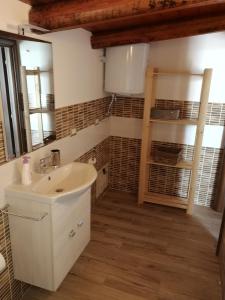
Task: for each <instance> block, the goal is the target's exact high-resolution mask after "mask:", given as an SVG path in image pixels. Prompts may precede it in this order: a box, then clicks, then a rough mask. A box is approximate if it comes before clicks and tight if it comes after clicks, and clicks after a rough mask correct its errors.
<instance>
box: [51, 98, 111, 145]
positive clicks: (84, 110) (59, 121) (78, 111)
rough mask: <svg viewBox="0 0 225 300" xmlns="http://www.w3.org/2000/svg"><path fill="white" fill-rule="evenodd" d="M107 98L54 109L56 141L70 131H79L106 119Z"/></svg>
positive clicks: (67, 134)
mask: <svg viewBox="0 0 225 300" xmlns="http://www.w3.org/2000/svg"><path fill="white" fill-rule="evenodd" d="M108 105H109V98H108V97H106V98H101V99H97V100H92V101H88V102H84V103H79V104H74V105H71V106H66V107H62V108H58V109H56V112H55V118H56V139H57V140H58V139H61V138H64V137H66V136H69V135H70V134H71V129H74V128H76V130H77V131H80V130H82V129H84V128H87V127H89V126H91V125H93V124H95V122H96V120H99V121H102V120H103V119H105V118H106V117H107V115H106V114H107V110H108Z"/></svg>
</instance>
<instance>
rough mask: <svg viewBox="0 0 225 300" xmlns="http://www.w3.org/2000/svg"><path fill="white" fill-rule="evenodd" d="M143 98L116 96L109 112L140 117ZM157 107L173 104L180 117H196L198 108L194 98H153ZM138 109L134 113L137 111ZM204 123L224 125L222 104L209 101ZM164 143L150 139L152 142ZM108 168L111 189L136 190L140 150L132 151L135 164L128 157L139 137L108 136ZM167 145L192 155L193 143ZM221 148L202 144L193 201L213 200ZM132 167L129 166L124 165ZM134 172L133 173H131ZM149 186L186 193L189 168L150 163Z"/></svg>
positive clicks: (183, 194)
mask: <svg viewBox="0 0 225 300" xmlns="http://www.w3.org/2000/svg"><path fill="white" fill-rule="evenodd" d="M143 105H144V100H143V99H134V98H124V97H119V98H118V100H117V101H116V102H115V103H114V106H113V109H112V115H113V116H117V117H126V118H139V119H141V118H142V117H143ZM156 106H157V107H158V108H170V109H173V108H176V109H180V115H181V117H182V118H193V119H195V118H197V116H198V111H199V103H198V102H194V101H193V102H189V101H175V100H162V99H160V100H157V101H156ZM137 111H138V113H137ZM206 124H207V125H220V126H224V125H225V104H221V103H209V104H208V113H207V120H206ZM157 144H165V143H162V142H161V143H160V142H154V143H153V145H157ZM110 145H111V146H110V148H111V160H110V162H111V168H110V185H111V188H112V189H116V190H123V191H127V192H137V190H138V177H139V168H138V167H137V165H138V163H139V160H140V152H139V153H136V159H137V165H136V166H135V167H134V162H133V161H131V160H130V159H129V158H128V157H129V152H130V150H129V149H130V148H133V149H134V148H135V149H139V151H140V148H141V141H140V140H139V139H132V138H127V137H123V138H122V137H111V143H110ZM166 145H167V146H173V147H174V146H177V147H181V148H182V149H183V151H182V153H183V156H184V158H186V159H190V160H191V159H192V155H193V146H190V145H179V144H169V143H166ZM222 153H223V150H222V149H218V148H211V147H203V148H202V153H201V160H200V166H199V175H198V181H197V189H196V195H195V203H197V204H200V205H205V206H210V205H211V204H212V203H213V202H214V201H215V194H216V193H215V191H216V185H217V179H218V176H217V175H218V171H219V167H220V163H221V161H222ZM129 164H130V165H131V166H132V167H131V168H129V167H128V165H129ZM135 172H136V173H135ZM149 174H150V175H151V176H150V179H149V189H150V191H153V192H160V193H166V194H171V195H176V196H180V197H186V196H187V193H188V183H189V178H190V171H188V170H183V169H182V170H181V169H174V168H171V167H162V166H156V165H154V166H152V167H151V168H150V170H149Z"/></svg>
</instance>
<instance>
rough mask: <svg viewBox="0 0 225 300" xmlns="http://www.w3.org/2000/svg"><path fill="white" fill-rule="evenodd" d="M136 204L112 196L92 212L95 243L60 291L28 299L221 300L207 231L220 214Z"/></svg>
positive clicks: (125, 196)
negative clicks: (188, 211)
mask: <svg viewBox="0 0 225 300" xmlns="http://www.w3.org/2000/svg"><path fill="white" fill-rule="evenodd" d="M136 201H137V200H136V198H135V197H134V196H133V195H128V194H125V193H118V192H108V193H107V194H106V196H105V197H104V198H103V199H101V200H100V201H98V203H97V204H96V206H95V207H94V209H93V214H92V238H91V242H90V244H89V245H88V247H87V248H86V250H85V251H84V253H83V255H82V256H81V257H80V258H79V260H78V261H77V263H76V264H75V265H74V267H73V268H72V270H71V272H70V274H69V275H68V276H67V277H66V279H65V280H64V282H63V283H62V285H61V287H60V288H59V290H58V291H57V292H56V293H50V292H46V291H44V290H41V289H38V288H31V289H30V290H29V291H28V293H27V295H26V296H25V299H26V300H53V299H54V300H59V299H60V300H144V299H148V300H187V299H189V300H218V299H221V287H220V285H219V281H220V278H219V266H218V260H217V257H216V256H215V247H216V239H215V237H213V235H212V234H211V233H210V231H209V230H208V228H207V226H209V224H210V222H211V223H212V224H213V226H214V229H215V224H216V223H218V222H217V215H216V213H213V212H212V213H210V211H209V210H207V209H204V208H203V209H202V214H201V208H198V209H197V210H198V211H197V214H196V216H195V215H194V216H188V215H186V214H185V212H184V211H182V210H180V209H175V208H169V207H163V206H157V205H151V204H145V205H144V206H143V207H137V205H136ZM199 216H201V218H200V217H199ZM202 220H203V221H204V220H205V222H206V223H207V226H206V227H205V226H204V222H203V221H202Z"/></svg>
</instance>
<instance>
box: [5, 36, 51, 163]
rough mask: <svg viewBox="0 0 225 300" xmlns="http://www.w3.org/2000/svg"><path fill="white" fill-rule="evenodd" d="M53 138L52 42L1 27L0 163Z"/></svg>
mask: <svg viewBox="0 0 225 300" xmlns="http://www.w3.org/2000/svg"><path fill="white" fill-rule="evenodd" d="M54 139H55V101H54V86H53V62H52V45H51V43H49V42H45V41H40V40H35V39H32V38H27V37H24V36H20V35H15V34H10V33H6V32H2V31H0V164H2V163H4V162H6V161H9V160H12V159H14V158H16V157H20V156H21V155H23V154H24V153H27V152H31V151H33V150H36V149H37V148H40V147H42V146H44V145H46V144H48V143H50V142H51V141H53V140H54Z"/></svg>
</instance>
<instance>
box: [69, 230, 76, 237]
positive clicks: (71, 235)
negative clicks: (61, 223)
mask: <svg viewBox="0 0 225 300" xmlns="http://www.w3.org/2000/svg"><path fill="white" fill-rule="evenodd" d="M75 235H76V232H75V231H74V230H73V229H72V230H71V231H70V233H69V237H70V238H72V237H74V236H75Z"/></svg>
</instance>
